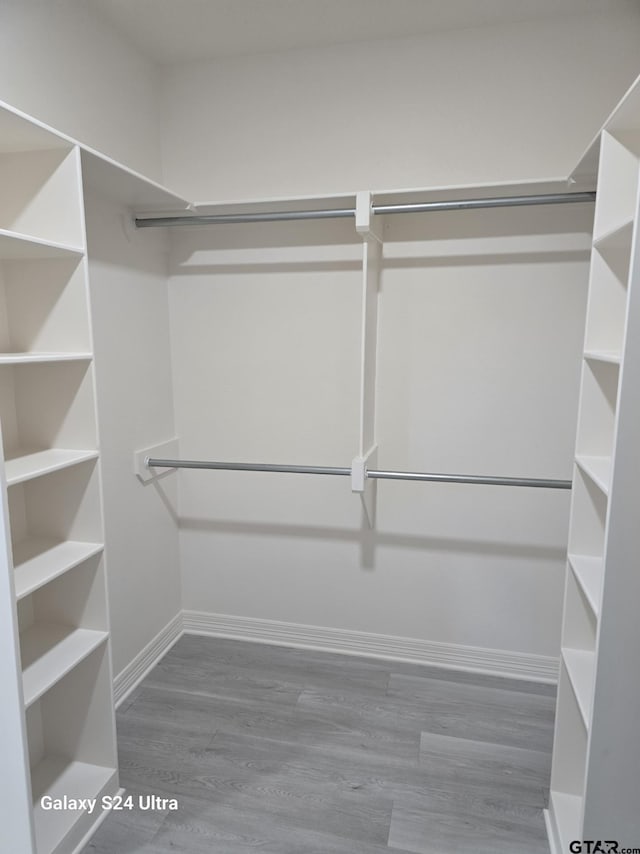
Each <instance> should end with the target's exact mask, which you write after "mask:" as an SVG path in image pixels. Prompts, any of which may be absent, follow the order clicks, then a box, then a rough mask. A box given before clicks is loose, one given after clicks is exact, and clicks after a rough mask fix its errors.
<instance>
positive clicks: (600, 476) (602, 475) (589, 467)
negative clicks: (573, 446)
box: [576, 454, 611, 495]
mask: <svg viewBox="0 0 640 854" xmlns="http://www.w3.org/2000/svg"><path fill="white" fill-rule="evenodd" d="M576 463H577V464H578V466H579V467H580V469H581V471H582V472H583V473H584V474H585V475H586V476H587V477H588V478H589V479H590V480H591V481H592V482H593V483H594V484H595V485H596V486H597V487H598V489H599V490H600V491H601V492H603V493H604V494H605V495H608V494H609V486H610V483H611V457H610V456H604V455H602V456H596V455H595V454H580V455H579V456H577V457H576Z"/></svg>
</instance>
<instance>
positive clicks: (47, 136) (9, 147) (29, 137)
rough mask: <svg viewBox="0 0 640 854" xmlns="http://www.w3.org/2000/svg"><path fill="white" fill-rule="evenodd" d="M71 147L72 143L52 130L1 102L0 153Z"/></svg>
mask: <svg viewBox="0 0 640 854" xmlns="http://www.w3.org/2000/svg"><path fill="white" fill-rule="evenodd" d="M71 147H72V143H71V142H70V141H69V140H68V139H67V138H64V137H63V136H62V135H61V134H59V133H57V132H56V131H54V130H53V129H52V128H50V127H48V126H47V125H45V124H43V123H42V122H39V121H38V120H37V119H33V118H31V117H30V116H27V115H26V113H23V112H21V111H20V110H16V109H15V107H11V106H10V105H9V104H6V103H4V102H3V101H0V152H15V151H46V150H48V149H52V148H62V149H70V148H71Z"/></svg>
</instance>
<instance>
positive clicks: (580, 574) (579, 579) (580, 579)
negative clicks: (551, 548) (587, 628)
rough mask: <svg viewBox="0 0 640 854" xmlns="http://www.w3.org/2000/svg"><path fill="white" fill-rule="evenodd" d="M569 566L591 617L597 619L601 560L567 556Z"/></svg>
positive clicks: (600, 591) (600, 592) (601, 569)
mask: <svg viewBox="0 0 640 854" xmlns="http://www.w3.org/2000/svg"><path fill="white" fill-rule="evenodd" d="M569 566H570V567H571V570H572V572H573V575H574V578H575V580H576V583H577V584H578V585H579V587H580V589H581V590H582V593H583V594H584V597H585V599H586V601H587V603H588V604H589V607H590V608H591V610H592V612H593V615H594V616H595V617H596V618H597V617H598V615H599V614H600V604H601V602H602V584H603V575H604V561H603V559H602V558H600V557H589V556H587V555H576V554H569Z"/></svg>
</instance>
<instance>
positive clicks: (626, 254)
mask: <svg viewBox="0 0 640 854" xmlns="http://www.w3.org/2000/svg"><path fill="white" fill-rule="evenodd" d="M632 239H633V222H632V221H631V220H629V222H625V223H624V225H621V226H619V227H618V228H615V229H614V230H613V231H610V232H608V233H607V234H604V235H603V236H602V237H601V238H600V239H599V240H596V241H594V243H593V247H594V249H595V250H596V251H597V252H598V254H599V255H600V257H601V258H602V259H603V261H604V262H605V264H606V265H607V267H609V269H610V270H611V272H612V273H613V275H614V276H615V277H616V279H617V280H618V281H619V282H620V283H621V284H623V285H625V286H626V285H627V282H628V280H629V265H630V263H631V241H632Z"/></svg>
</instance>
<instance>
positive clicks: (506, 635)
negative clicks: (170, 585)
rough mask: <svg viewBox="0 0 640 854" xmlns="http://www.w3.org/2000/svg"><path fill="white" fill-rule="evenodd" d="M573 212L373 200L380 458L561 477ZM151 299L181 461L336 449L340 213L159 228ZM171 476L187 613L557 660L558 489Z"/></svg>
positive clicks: (300, 455)
mask: <svg viewBox="0 0 640 854" xmlns="http://www.w3.org/2000/svg"><path fill="white" fill-rule="evenodd" d="M591 215H592V211H591V210H590V209H589V206H586V208H585V207H584V206H580V207H578V206H575V207H574V206H572V208H571V209H568V208H565V209H559V208H556V209H547V210H545V211H542V210H541V209H522V210H519V211H491V212H481V213H460V214H447V215H431V216H429V215H421V216H417V217H411V218H408V217H396V218H392V217H391V218H389V222H388V224H387V228H386V230H385V250H384V252H385V262H384V272H383V280H382V295H381V313H380V338H379V348H380V349H379V377H378V417H377V420H378V439H379V445H380V455H379V465H380V467H381V468H391V469H396V468H397V469H405V470H418V471H420V470H432V471H453V472H455V471H459V472H462V473H477V474H503V475H507V476H508V475H511V476H517V475H523V476H531V477H558V478H567V479H569V478H570V477H571V475H572V471H571V467H572V455H573V442H574V434H575V422H576V408H577V394H578V385H579V370H580V353H581V346H582V331H583V324H584V311H585V298H586V284H587V282H586V276H587V262H588V246H589V237H588V234H589V231H590V227H591V223H590V219H591ZM172 242H173V250H172V274H173V275H172V279H171V282H170V315H171V330H172V346H173V366H174V394H175V403H176V427H177V430H178V434H179V436H180V439H181V453H182V454H183V455H184V456H185V457H187V458H189V457H191V458H204V459H221V460H240V461H256V462H284V463H302V464H319V465H337V466H348V465H350V461H351V458H352V457H353V456H354V455H355V454H356V453H357V427H358V411H357V387H358V364H359V362H358V359H359V330H360V318H359V296H360V294H359V287H360V274H359V272H358V259H359V258H360V252H361V247H360V244H359V241H358V239H357V238H356V237H355V234H354V231H353V224H352V223H350V222H343V221H339V222H335V223H333V224H328V223H296V224H294V225H290V224H272V225H269V226H256V227H249V226H241V227H237V226H236V227H233V226H225V227H220V228H218V229H216V230H210V229H189V230H186V229H181V230H179V231H176V232H175V233H174V235H173V238H172ZM378 490H379V491H378V520H377V525H376V529H375V531H374V532H372V533H371V532H368V531H367V530H366V529H365V528H363V526H362V520H361V512H360V504H359V500H358V498H357V497H356V496H353V495H352V494H351V492H350V486H349V482H348V480H346V479H344V480H343V479H341V478H320V477H305V476H301V475H267V474H247V473H232V472H215V473H213V472H182V473H181V474H180V517H181V519H180V525H181V534H180V537H181V555H182V572H183V585H184V607H185V608H186V609H187V610H197V611H205V612H206V611H209V612H213V613H217V614H227V615H235V616H241V617H254V618H258V619H268V620H275V621H281V622H285V623H297V624H308V625H311V626H322V627H327V628H338V629H352V630H353V629H355V630H360V631H364V632H371V633H374V634H380V633H382V634H388V635H396V636H401V637H411V638H417V639H424V640H429V641H439V642H442V643H452V644H463V645H471V646H479V647H489V648H496V649H502V650H510V651H520V652H525V653H532V654H539V655H550V656H552V655H557V652H558V646H559V626H560V608H561V600H562V587H563V578H564V557H565V552H566V540H567V525H568V509H569V493H568V492H561V493H559V492H548V491H542V490H541V491H527V490H513V489H503V488H496V487H468V486H454V485H433V484H417V483H413V484H411V483H379V484H378Z"/></svg>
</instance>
